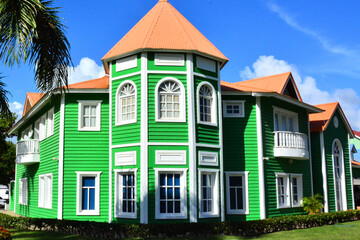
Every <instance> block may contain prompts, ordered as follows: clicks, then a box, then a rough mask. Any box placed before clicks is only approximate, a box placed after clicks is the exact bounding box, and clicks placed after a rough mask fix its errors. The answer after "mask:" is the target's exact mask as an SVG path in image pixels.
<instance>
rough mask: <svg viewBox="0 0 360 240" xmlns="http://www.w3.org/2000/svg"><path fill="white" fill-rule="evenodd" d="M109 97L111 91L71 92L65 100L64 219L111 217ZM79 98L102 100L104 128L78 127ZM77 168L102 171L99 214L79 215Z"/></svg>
mask: <svg viewBox="0 0 360 240" xmlns="http://www.w3.org/2000/svg"><path fill="white" fill-rule="evenodd" d="M108 99H109V97H108V94H99V93H98V94H94V95H89V94H68V95H66V98H65V101H66V106H65V139H64V203H63V206H64V211H63V217H64V219H74V220H86V221H108V220H109V170H108V169H109V104H108V102H109V100H108ZM77 100H102V103H101V131H97V132H90V131H81V132H80V131H78V102H77ZM76 171H86V172H97V171H101V172H102V173H101V174H100V215H99V216H77V215H76V192H77V189H76V188H77V187H76V182H77V175H76Z"/></svg>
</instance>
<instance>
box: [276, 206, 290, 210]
mask: <svg viewBox="0 0 360 240" xmlns="http://www.w3.org/2000/svg"><path fill="white" fill-rule="evenodd" d="M277 208H278V209H282V208H291V206H290V205H286V206H277Z"/></svg>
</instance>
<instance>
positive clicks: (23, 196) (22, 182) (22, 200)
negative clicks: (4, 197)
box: [19, 178, 28, 205]
mask: <svg viewBox="0 0 360 240" xmlns="http://www.w3.org/2000/svg"><path fill="white" fill-rule="evenodd" d="M19 204H20V205H28V179H27V178H20V179H19Z"/></svg>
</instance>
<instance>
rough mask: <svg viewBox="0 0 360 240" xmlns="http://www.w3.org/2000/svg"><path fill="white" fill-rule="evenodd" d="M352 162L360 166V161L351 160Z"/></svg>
mask: <svg viewBox="0 0 360 240" xmlns="http://www.w3.org/2000/svg"><path fill="white" fill-rule="evenodd" d="M351 164H354V165H357V166H360V162H356V161H351Z"/></svg>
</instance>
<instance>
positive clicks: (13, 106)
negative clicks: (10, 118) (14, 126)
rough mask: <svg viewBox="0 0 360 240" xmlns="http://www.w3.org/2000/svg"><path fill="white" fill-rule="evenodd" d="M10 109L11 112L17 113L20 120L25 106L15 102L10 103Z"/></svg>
mask: <svg viewBox="0 0 360 240" xmlns="http://www.w3.org/2000/svg"><path fill="white" fill-rule="evenodd" d="M9 107H10V111H11V112H13V113H16V115H17V120H18V119H20V118H21V116H22V113H23V109H24V105H23V104H21V103H19V102H16V101H14V102H9Z"/></svg>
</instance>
